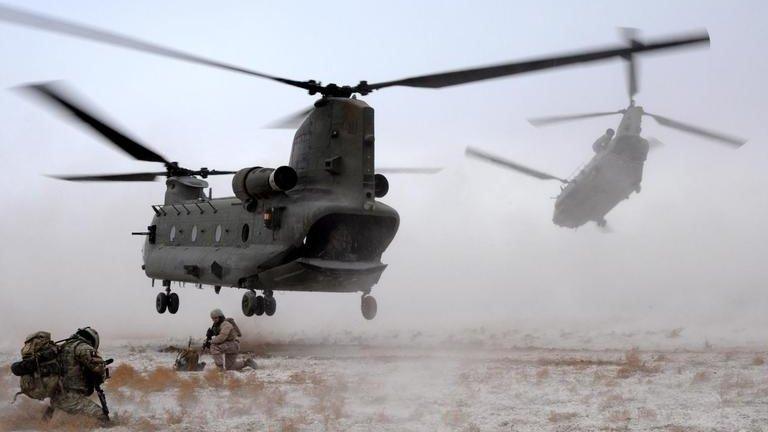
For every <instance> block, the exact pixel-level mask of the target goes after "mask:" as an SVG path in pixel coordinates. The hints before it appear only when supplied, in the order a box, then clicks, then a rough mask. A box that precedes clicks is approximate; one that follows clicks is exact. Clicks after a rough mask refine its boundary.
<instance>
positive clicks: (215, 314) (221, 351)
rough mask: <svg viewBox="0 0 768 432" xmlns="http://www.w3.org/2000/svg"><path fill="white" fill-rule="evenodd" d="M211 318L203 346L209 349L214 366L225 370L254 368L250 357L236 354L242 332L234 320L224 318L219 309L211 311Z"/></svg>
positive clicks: (254, 363) (238, 349)
mask: <svg viewBox="0 0 768 432" xmlns="http://www.w3.org/2000/svg"><path fill="white" fill-rule="evenodd" d="M211 320H212V321H213V326H212V327H211V328H209V329H208V333H207V334H206V341H205V347H206V348H208V349H209V350H210V352H211V356H212V357H213V362H214V363H216V366H218V368H219V369H225V370H240V369H242V368H244V367H246V366H249V367H251V368H253V369H256V362H255V361H254V360H253V359H252V358H248V359H246V360H243V359H241V358H239V356H238V354H239V353H240V337H241V336H242V333H241V332H240V329H239V328H238V327H237V324H236V323H235V320H233V319H232V318H226V317H225V316H224V313H223V312H222V311H221V309H214V310H212V311H211Z"/></svg>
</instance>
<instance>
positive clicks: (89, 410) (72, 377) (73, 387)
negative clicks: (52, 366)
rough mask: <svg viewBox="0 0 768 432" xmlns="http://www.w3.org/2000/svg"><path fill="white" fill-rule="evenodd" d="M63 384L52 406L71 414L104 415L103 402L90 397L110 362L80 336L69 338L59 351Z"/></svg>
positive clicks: (52, 398)
mask: <svg viewBox="0 0 768 432" xmlns="http://www.w3.org/2000/svg"><path fill="white" fill-rule="evenodd" d="M59 361H60V364H61V371H62V377H61V384H62V385H61V388H60V390H59V391H57V392H56V393H55V394H54V395H53V396H51V407H52V408H58V409H60V410H62V411H64V412H66V413H69V414H82V415H87V416H89V417H94V418H97V419H100V420H103V419H104V414H103V413H102V411H101V405H99V404H97V403H96V402H94V401H92V400H91V399H89V398H88V396H90V395H91V394H92V393H93V390H94V384H95V383H101V382H103V381H104V378H105V373H106V372H105V371H106V366H105V364H104V360H102V358H101V357H100V356H99V354H98V352H97V351H96V349H94V348H93V347H92V346H91V345H89V343H88V342H87V341H86V340H85V339H83V338H80V337H77V336H74V337H73V338H72V339H70V340H69V341H67V342H65V343H64V345H62V347H61V353H60V354H59Z"/></svg>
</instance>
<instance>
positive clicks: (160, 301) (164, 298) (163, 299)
mask: <svg viewBox="0 0 768 432" xmlns="http://www.w3.org/2000/svg"><path fill="white" fill-rule="evenodd" d="M167 308H168V295H167V294H166V293H164V292H161V293H159V294H157V297H155V309H157V313H159V314H161V313H165V310H166V309H167Z"/></svg>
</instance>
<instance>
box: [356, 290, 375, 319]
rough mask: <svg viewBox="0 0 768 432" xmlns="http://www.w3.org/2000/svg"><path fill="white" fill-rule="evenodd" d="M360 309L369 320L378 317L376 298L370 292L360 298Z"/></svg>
mask: <svg viewBox="0 0 768 432" xmlns="http://www.w3.org/2000/svg"><path fill="white" fill-rule="evenodd" d="M360 310H361V311H362V312H363V318H365V319H367V320H372V319H374V318H376V311H377V310H378V306H377V305H376V299H375V298H373V296H370V295H368V294H363V297H362V298H361V299H360Z"/></svg>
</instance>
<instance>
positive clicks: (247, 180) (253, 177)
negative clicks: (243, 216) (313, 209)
mask: <svg viewBox="0 0 768 432" xmlns="http://www.w3.org/2000/svg"><path fill="white" fill-rule="evenodd" d="M297 181H298V175H297V174H296V171H295V170H294V169H293V168H291V167H289V166H281V167H278V168H263V167H252V168H243V169H241V170H240V171H238V172H237V173H236V174H235V176H234V177H233V178H232V191H233V192H234V193H235V196H236V197H237V198H238V199H239V200H240V201H243V202H246V201H251V200H254V199H263V198H269V197H270V196H272V195H275V194H278V193H282V192H286V191H289V190H291V189H293V188H294V186H296V182H297Z"/></svg>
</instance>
